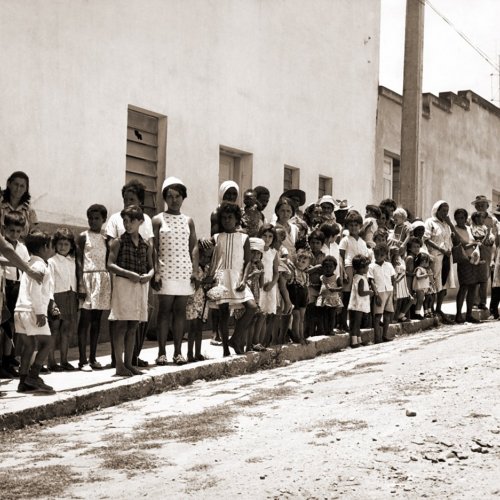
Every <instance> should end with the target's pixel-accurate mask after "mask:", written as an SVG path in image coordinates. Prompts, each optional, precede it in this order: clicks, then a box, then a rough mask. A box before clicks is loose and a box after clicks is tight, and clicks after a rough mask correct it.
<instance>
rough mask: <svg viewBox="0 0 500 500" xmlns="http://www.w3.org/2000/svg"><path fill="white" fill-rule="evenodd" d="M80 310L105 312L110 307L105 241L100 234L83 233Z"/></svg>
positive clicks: (109, 283) (109, 279) (109, 278)
mask: <svg viewBox="0 0 500 500" xmlns="http://www.w3.org/2000/svg"><path fill="white" fill-rule="evenodd" d="M84 234H85V246H84V249H83V287H84V289H85V299H84V300H83V302H82V303H81V305H80V307H81V309H96V310H99V311H106V310H108V309H109V308H110V307H111V277H110V274H109V272H108V271H107V270H106V239H105V237H104V235H102V234H101V233H94V232H93V231H85V233H84Z"/></svg>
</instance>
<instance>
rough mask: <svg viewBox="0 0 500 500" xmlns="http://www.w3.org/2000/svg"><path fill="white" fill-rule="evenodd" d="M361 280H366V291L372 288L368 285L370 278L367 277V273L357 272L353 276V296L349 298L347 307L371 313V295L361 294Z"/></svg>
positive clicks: (351, 309)
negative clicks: (359, 289)
mask: <svg viewBox="0 0 500 500" xmlns="http://www.w3.org/2000/svg"><path fill="white" fill-rule="evenodd" d="M360 281H363V282H364V288H365V291H366V290H369V289H370V287H369V285H368V278H367V277H366V275H365V274H355V275H354V276H353V277H352V291H351V298H350V299H349V305H348V306H347V309H348V310H349V311H359V312H363V313H369V312H370V296H369V295H364V296H361V295H359V292H358V285H359V282H360Z"/></svg>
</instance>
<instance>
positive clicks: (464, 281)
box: [0, 172, 500, 393]
mask: <svg viewBox="0 0 500 500" xmlns="http://www.w3.org/2000/svg"><path fill="white" fill-rule="evenodd" d="M1 194H2V200H1V204H0V218H1V220H0V222H1V227H2V235H1V236H0V253H1V254H2V260H1V262H0V264H1V267H0V276H1V288H0V311H1V321H0V322H1V330H0V356H1V358H0V359H1V366H0V377H2V378H12V377H19V385H18V391H19V392H45V393H51V392H53V388H52V387H50V386H49V385H47V384H46V383H45V382H44V380H43V379H42V378H41V377H40V373H42V372H44V371H56V372H58V371H74V370H76V369H79V370H81V371H92V370H101V369H103V368H104V367H103V366H102V365H101V364H100V363H99V361H98V360H97V358H96V350H97V345H98V342H99V334H100V328H101V324H102V315H103V312H105V311H109V316H108V321H109V330H110V339H111V342H110V344H111V346H110V351H111V357H112V362H111V365H110V366H111V367H113V368H114V369H115V370H116V375H119V376H132V375H138V374H141V373H143V372H142V371H141V368H144V367H145V366H147V365H148V363H147V362H146V361H143V360H142V359H141V358H140V352H141V349H142V346H143V343H144V339H145V334H146V330H147V323H148V320H149V319H150V318H149V317H150V314H151V309H152V308H151V303H152V302H153V301H156V302H157V310H158V315H157V323H156V335H157V341H158V356H157V359H156V364H157V365H166V364H167V362H168V359H167V353H166V344H167V338H168V336H169V334H171V335H172V338H173V347H174V352H173V358H172V361H173V362H174V363H175V364H178V365H182V364H184V363H186V362H196V361H202V360H203V359H204V356H203V355H202V353H201V341H202V331H203V324H204V323H205V322H206V321H207V320H208V319H209V318H210V321H211V325H212V329H213V332H214V335H213V339H212V341H211V342H212V344H215V345H220V346H221V347H222V350H223V355H224V356H229V355H231V349H232V350H233V351H234V352H235V353H236V354H242V353H244V352H249V351H262V350H265V349H267V348H269V347H270V346H274V345H282V344H286V343H289V342H294V343H302V344H305V343H307V342H308V340H307V339H308V337H312V336H316V335H335V334H336V333H339V332H348V333H349V335H350V345H351V347H353V348H356V347H359V346H361V345H364V344H363V339H362V337H361V329H362V328H370V327H372V328H373V329H374V338H375V343H379V342H383V341H390V340H391V339H390V337H388V327H389V325H390V324H391V323H392V322H407V321H411V320H412V319H421V318H423V317H433V316H436V315H437V316H439V318H440V320H441V321H442V322H444V323H453V322H456V323H463V322H465V321H468V322H472V323H475V322H477V321H478V320H477V319H475V317H474V316H473V314H472V310H473V307H478V308H479V309H487V308H488V306H487V304H486V303H487V296H488V283H489V280H491V299H490V304H489V310H490V313H491V319H498V317H499V311H498V307H499V303H500V251H498V250H497V249H498V248H499V247H500V241H499V229H500V222H499V220H500V206H498V207H496V210H495V211H493V212H490V211H489V204H490V203H491V202H490V200H488V199H487V197H485V196H483V195H479V196H476V198H475V199H474V200H473V201H472V203H471V205H472V207H473V209H472V210H470V212H471V213H469V211H468V210H467V209H466V208H462V207H458V208H456V209H455V210H454V212H453V219H454V222H452V220H451V217H450V216H449V211H450V206H449V204H448V203H447V202H446V201H444V200H439V201H437V202H436V203H435V204H434V206H433V208H432V213H431V214H430V217H429V218H426V219H421V218H418V217H415V216H414V214H410V213H409V211H407V210H405V209H404V208H402V207H398V206H397V204H396V203H395V202H394V200H391V199H386V200H383V201H382V202H380V203H379V204H369V205H366V207H365V208H364V213H362V212H360V211H359V210H358V209H355V207H352V206H350V205H349V204H348V202H347V200H337V199H334V198H333V197H332V196H330V195H324V196H322V197H321V198H320V199H319V200H316V201H314V202H312V203H309V204H307V205H306V196H305V193H304V191H302V190H300V189H290V190H287V191H285V192H284V193H282V194H281V195H280V196H279V197H278V198H277V202H276V205H275V207H274V214H273V216H272V218H271V220H267V219H266V216H265V214H264V211H265V209H266V207H267V205H268V203H269V201H270V198H271V197H270V192H269V190H268V189H267V188H266V187H264V186H257V187H255V188H254V189H249V190H247V191H245V192H244V193H241V194H242V196H241V198H242V206H241V207H240V205H239V204H238V199H239V198H240V192H239V186H238V185H237V184H236V183H235V182H233V181H226V182H224V183H222V184H221V186H220V189H219V204H218V206H217V207H216V208H215V210H214V211H213V212H212V213H211V215H210V227H211V234H210V235H205V236H204V237H202V238H198V236H197V234H196V229H195V223H194V221H193V219H192V218H191V217H189V216H187V215H185V214H184V213H183V212H182V204H183V201H184V200H185V199H186V197H187V195H188V191H187V187H186V185H185V183H184V182H183V181H182V180H181V179H179V178H176V177H169V178H167V179H166V180H165V181H164V183H163V186H162V196H163V199H164V200H165V206H166V209H165V211H162V212H161V213H159V214H157V215H155V216H154V217H153V218H152V219H151V218H150V217H149V216H148V215H147V214H146V213H144V211H143V209H142V205H143V203H144V196H145V187H144V186H143V185H142V184H141V183H140V182H139V181H137V180H132V181H130V182H128V183H127V184H125V185H124V186H123V188H122V198H123V210H121V211H120V212H118V213H115V214H113V215H111V216H110V217H109V218H108V213H107V209H106V207H105V206H104V205H102V204H93V205H91V206H90V207H88V209H87V219H88V229H86V230H85V231H83V232H81V233H80V234H73V233H72V231H71V230H70V229H69V228H67V227H60V228H58V229H57V230H56V231H55V233H54V234H52V235H49V234H47V233H46V232H44V231H42V230H40V229H39V228H38V227H37V225H38V221H37V216H36V212H35V211H34V209H33V207H32V206H31V202H30V193H29V178H28V176H27V175H26V174H25V173H24V172H14V173H13V174H12V175H11V176H10V177H9V178H8V180H7V187H6V189H4V190H3V191H1ZM455 264H456V267H457V269H456V273H455V272H454V271H453V267H454V265H455ZM455 275H456V276H457V278H458V287H459V289H458V293H457V297H456V305H457V310H456V315H455V317H454V318H452V317H450V316H448V315H446V314H444V313H443V311H442V305H443V300H444V298H445V296H446V293H447V290H448V289H449V288H454V287H455V284H454V280H455ZM153 294H154V295H153ZM464 302H466V311H465V316H464V315H463V314H462V309H463V305H464ZM233 323H234V331H233V333H232V335H231V336H230V325H232V324H233ZM75 333H76V335H77V338H78V347H79V361H78V366H74V365H73V364H71V363H70V362H69V360H68V348H69V342H70V339H71V338H72V336H73V334H75ZM186 333H187V335H188V341H187V359H186V358H185V357H184V355H183V353H182V348H183V339H184V336H185V334H186ZM87 344H89V355H88V356H87ZM57 357H59V362H58V361H57V359H56V358H57Z"/></svg>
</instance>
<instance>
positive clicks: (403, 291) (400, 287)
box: [394, 260, 411, 299]
mask: <svg viewBox="0 0 500 500" xmlns="http://www.w3.org/2000/svg"><path fill="white" fill-rule="evenodd" d="M394 269H395V271H396V280H397V279H399V278H401V276H403V277H402V278H401V279H400V280H399V281H396V286H395V293H396V299H406V298H407V297H409V296H410V295H411V294H410V290H408V280H407V279H406V264H405V263H404V261H403V260H400V262H399V264H398V265H397V266H395V268H394Z"/></svg>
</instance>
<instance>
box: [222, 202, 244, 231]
mask: <svg viewBox="0 0 500 500" xmlns="http://www.w3.org/2000/svg"><path fill="white" fill-rule="evenodd" d="M222 214H233V215H234V216H235V217H236V223H237V224H239V223H240V222H241V208H240V207H239V206H238V205H236V203H231V202H229V201H223V202H222V203H221V204H220V205H219V206H218V207H217V225H218V226H219V231H220V232H223V231H222V229H223V227H222V222H221V215H222Z"/></svg>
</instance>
